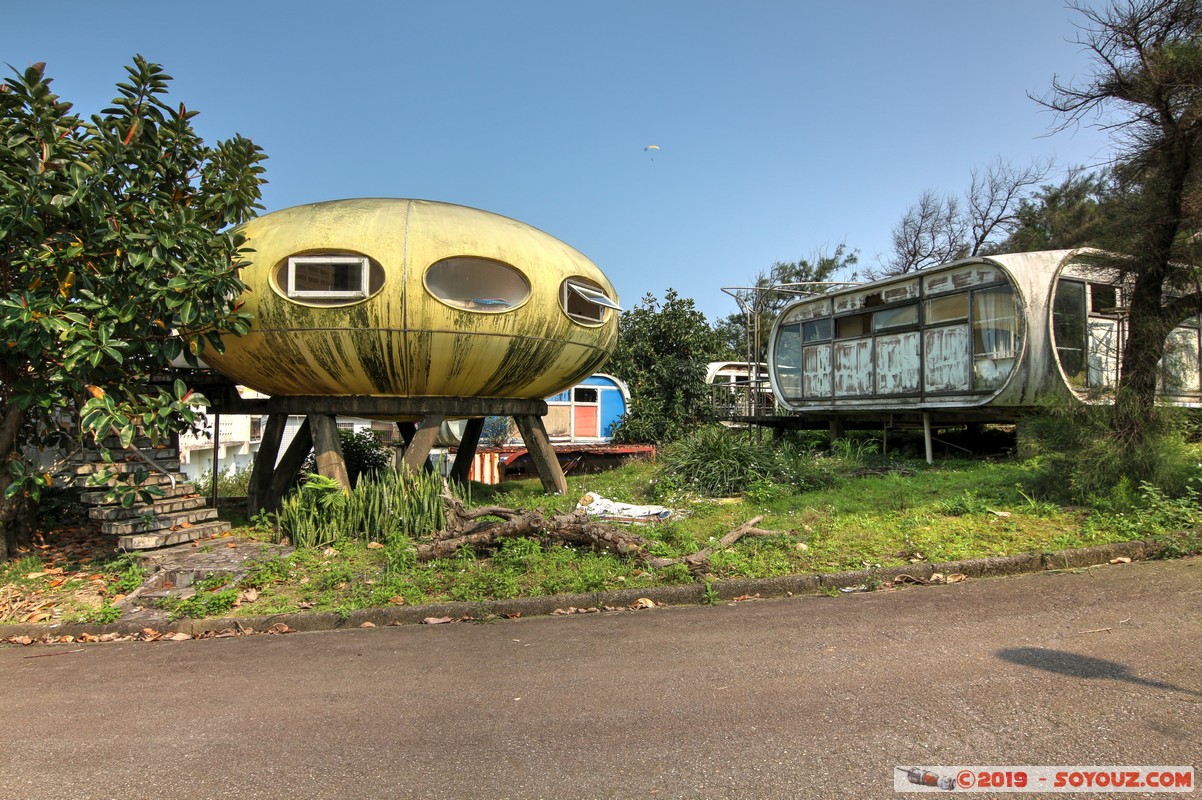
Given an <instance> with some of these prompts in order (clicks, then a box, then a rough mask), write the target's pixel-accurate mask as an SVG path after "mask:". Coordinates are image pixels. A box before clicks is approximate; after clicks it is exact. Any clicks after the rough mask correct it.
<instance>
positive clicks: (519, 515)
mask: <svg viewBox="0 0 1202 800" xmlns="http://www.w3.org/2000/svg"><path fill="white" fill-rule="evenodd" d="M443 499H444V500H445V502H446V515H447V523H446V528H445V529H444V530H443V531H442V532H441V533H440V534H438V535H436V536H435V538H434V540H433V541H431V542H422V543H419V544H418V545H417V547H416V555H417V560H418V561H430V560H433V559H436V558H449V557H450V556H453V555H455V553H456V552H458V551H459V549H460V548H461V547H470V548H472V549H473V550H480V549H484V548H488V547H495V546H496V545H497V544H498V543H499V542H500V541H501V540H502V539H507V538H517V537H522V536H528V537H534V538H539V539H556V540H559V541H563V542H569V543H571V544H581V545H588V546H590V547H595V548H597V549H600V550H605V551H608V552H611V553H614V554H615V555H620V556H623V557H628V558H635V559H637V560H638V561H639V562H641V563H642V564H643V565H644V566H646V567H648V568H649V569H663V568H665V567H670V566H673V565H675V564H684V565H685V566H686V567H688V568H689V569H690V570H691V571H693V572H694V573H698V574H699V573H700V572H701V570H702V569H703V568H704V567H705V566H706V564H707V563H708V562H709V559H710V557H711V556H712V555H713V554H714V553H716V552H719V551H720V550H725V549H726V548H728V547H730V546H731V545H733V544H734V543H735V542H737V541H739V540H740V539H742V538H743V537H744V536H775V535H779V534H780V533H781V532H780V531H770V530H763V529H761V528H757V527H755V526H756V524H757V523H759V522H760V520H762V519H763V518H764V517H763V516H762V515H760V516H757V517H754V518H753V519H751V520H748V521H747V522H745V523H743V524H742V525H740V526H739V527H737V528H735V529H734V530H732V531H731V532H730V533H727V534H726V535H725V536H723V537H722V538H721V539H720V540H718V542H717V543H716V544H714V545H712V546H710V547H705V548H703V549H701V550H698V551H697V552H696V553H692V554H690V555H687V556H680V557H677V558H664V557H654V556H652V555H650V550H651V544H652V542H651V541H649V540H648V539H646V538H644V537H642V536H639V535H638V534H637V533H634V532H633V531H628V530H625V529H622V528H616V527H614V526H612V525H606V524H604V523H601V522H598V521H596V520H594V519H592V518H590V517H589V516H587V515H586V514H584V513H583V512H580V511H576V512H573V513H568V514H556V515H554V516H552V517H550V518H548V517H547V516H546V515H545V514H544V513H543V512H542V511H541V510H539V509H536V510H534V511H517V510H515V509H512V508H504V507H502V506H481V507H477V508H471V509H469V508H467V507H466V506H464V504H463V501H461V500H460V499H459V498H457V497H455V496H454V495H453V494H452V493H451V491H450V489H449V488H448V489H444V491H443ZM487 517H496V518H498V519H499V520H500V521H499V522H498V521H496V520H491V521H490V520H488V519H486V518H487Z"/></svg>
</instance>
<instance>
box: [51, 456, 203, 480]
mask: <svg viewBox="0 0 1202 800" xmlns="http://www.w3.org/2000/svg"><path fill="white" fill-rule="evenodd" d="M154 464H155V466H154V467H152V466H150V464H149V463H148V462H146V461H144V460H142V459H141V458H131V459H130V460H128V461H113V462H112V463H111V464H110V463H108V462H104V461H100V462H93V463H88V464H80V465H78V466H76V467H75V470H74V472H75V475H76V476H77V477H86V476H88V475H95V474H96V473H98V472H105V471H109V472H115V473H117V474H118V475H131V474H133V473H134V472H137V471H138V470H139V469H145V470H148V471H149V472H150V474H152V475H159V476H162V475H163V473H162V472H161V471H160V470H165V471H167V472H179V468H180V463H179V459H178V458H174V459H167V460H164V461H158V460H156V461H155V462H154ZM156 467H157V469H156Z"/></svg>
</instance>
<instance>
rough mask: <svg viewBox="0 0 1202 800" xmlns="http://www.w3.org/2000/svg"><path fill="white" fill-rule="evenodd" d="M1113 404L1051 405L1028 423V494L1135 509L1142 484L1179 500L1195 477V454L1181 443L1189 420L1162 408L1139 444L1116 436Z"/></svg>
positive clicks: (1025, 446) (1025, 435)
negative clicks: (1030, 458) (1032, 468)
mask: <svg viewBox="0 0 1202 800" xmlns="http://www.w3.org/2000/svg"><path fill="white" fill-rule="evenodd" d="M1114 413H1115V411H1114V408H1113V407H1112V406H1107V405H1086V404H1084V403H1072V404H1065V405H1057V406H1051V407H1047V408H1045V409H1044V411H1043V413H1041V414H1040V415H1038V416H1036V417H1032V418H1031V419H1029V420H1028V421H1027V422H1026V424H1025V426H1024V432H1023V441H1022V448H1023V450H1024V451H1025V452H1026V453H1027V454H1028V455H1032V456H1034V459H1033V464H1034V465H1035V466H1036V470H1035V472H1034V474H1033V475H1032V477H1031V480H1030V482H1029V486H1030V488H1031V490H1032V491H1034V492H1035V493H1037V494H1039V495H1041V496H1043V497H1048V498H1051V499H1054V500H1059V501H1062V502H1070V503H1079V504H1095V503H1098V502H1102V503H1103V504H1106V505H1112V506H1114V505H1118V506H1128V507H1131V506H1138V505H1140V503H1141V486H1143V485H1145V484H1146V485H1147V486H1150V487H1153V488H1154V489H1156V490H1157V491H1159V492H1161V493H1163V494H1164V495H1165V496H1167V497H1170V498H1177V497H1183V496H1185V495H1186V494H1187V492H1188V491H1189V486H1190V481H1191V480H1193V479H1194V478H1195V477H1197V476H1198V457H1197V452H1196V450H1195V449H1194V448H1193V447H1192V446H1191V445H1189V444H1188V443H1187V442H1186V441H1185V436H1184V431H1185V422H1186V420H1187V416H1186V415H1185V414H1184V413H1182V412H1180V411H1179V410H1177V409H1160V410H1159V411H1158V413H1157V414H1156V416H1155V417H1154V418H1153V420H1152V422H1151V426H1150V429H1149V430H1148V433H1147V436H1146V437H1145V439H1144V441H1143V443H1142V445H1140V446H1139V447H1133V446H1131V445H1129V444H1128V443H1126V442H1124V441H1122V440H1121V439H1120V438H1119V437H1118V436H1116V435H1115V433H1114V431H1113V427H1112V417H1113V415H1114Z"/></svg>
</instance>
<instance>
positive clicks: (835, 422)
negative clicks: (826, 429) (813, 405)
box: [830, 419, 843, 444]
mask: <svg viewBox="0 0 1202 800" xmlns="http://www.w3.org/2000/svg"><path fill="white" fill-rule="evenodd" d="M842 438H843V420H841V419H832V420H831V422H830V441H831V443H832V444H833V443H835V442H837V441H839V440H840V439H842Z"/></svg>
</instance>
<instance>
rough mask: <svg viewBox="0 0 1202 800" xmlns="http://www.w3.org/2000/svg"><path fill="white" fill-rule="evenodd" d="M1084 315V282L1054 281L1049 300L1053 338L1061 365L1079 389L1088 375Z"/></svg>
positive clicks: (1083, 385)
mask: <svg viewBox="0 0 1202 800" xmlns="http://www.w3.org/2000/svg"><path fill="white" fill-rule="evenodd" d="M1085 319H1086V315H1085V284H1084V283H1081V282H1080V281H1066V280H1062V281H1060V282H1059V283H1057V284H1056V295H1055V297H1054V298H1053V300H1052V339H1053V340H1054V341H1055V343H1056V358H1057V359H1058V360H1059V361H1060V368H1061V369H1062V370H1064V374H1065V375H1066V376H1067V377H1068V382H1069V383H1070V384H1072V385H1073V386H1075V387H1077V388H1078V389H1084V388H1085V386H1086V381H1087V379H1088V375H1087V369H1088V359H1087V350H1086V342H1087V341H1088V330H1087V328H1086V324H1085Z"/></svg>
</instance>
